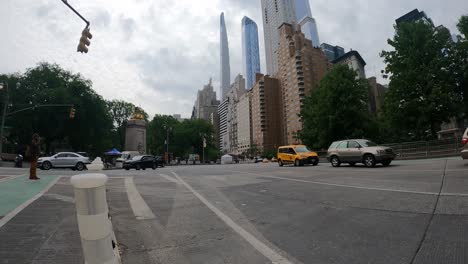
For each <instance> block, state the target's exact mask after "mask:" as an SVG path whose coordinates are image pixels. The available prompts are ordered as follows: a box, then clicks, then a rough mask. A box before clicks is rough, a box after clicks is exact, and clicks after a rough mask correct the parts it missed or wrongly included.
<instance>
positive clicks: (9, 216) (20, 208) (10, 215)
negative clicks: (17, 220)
mask: <svg viewBox="0 0 468 264" xmlns="http://www.w3.org/2000/svg"><path fill="white" fill-rule="evenodd" d="M60 178H61V176H58V177H57V178H56V179H54V180H52V181H51V182H50V183H49V184H48V185H47V186H46V187H45V189H43V190H42V191H40V192H39V193H38V194H36V195H34V196H33V197H32V198H31V199H29V200H27V201H26V202H24V203H22V204H21V205H20V206H18V207H16V208H15V210H13V211H11V212H9V213H8V214H7V215H5V216H4V217H3V218H2V219H0V228H2V226H4V225H5V224H6V223H8V221H10V220H11V219H12V218H13V217H15V216H16V215H17V214H18V213H19V212H21V211H23V209H24V208H26V207H28V205H30V204H31V203H33V202H34V201H36V200H37V199H39V197H41V196H42V195H43V194H44V193H46V192H47V191H48V190H49V189H50V188H52V186H54V185H55V184H56V183H57V182H58V181H59V180H60Z"/></svg>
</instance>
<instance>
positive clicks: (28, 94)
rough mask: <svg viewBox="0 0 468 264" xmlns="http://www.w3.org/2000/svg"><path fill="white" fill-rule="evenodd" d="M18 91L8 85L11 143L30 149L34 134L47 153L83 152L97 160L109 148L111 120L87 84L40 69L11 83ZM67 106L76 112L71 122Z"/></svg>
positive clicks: (50, 68)
mask: <svg viewBox="0 0 468 264" xmlns="http://www.w3.org/2000/svg"><path fill="white" fill-rule="evenodd" d="M15 78H17V80H18V81H19V83H20V86H19V87H18V88H13V87H14V86H12V85H11V84H10V104H11V107H10V108H9V112H10V113H12V112H15V111H17V110H21V109H25V108H29V107H31V109H29V110H27V111H23V112H18V113H16V114H13V115H9V116H8V118H7V120H6V126H8V127H10V128H11V129H10V135H9V140H10V141H12V142H16V143H18V144H28V143H29V141H30V140H31V135H32V134H33V133H39V134H40V135H41V137H43V139H44V140H43V142H44V146H45V148H44V149H43V151H45V152H54V151H55V150H56V149H59V150H60V149H65V148H66V149H72V150H75V151H87V152H89V153H90V154H92V155H93V154H94V155H98V154H100V153H101V152H103V151H104V150H106V149H107V148H109V147H111V145H112V143H111V138H110V131H111V129H112V120H111V117H110V115H109V112H108V110H107V107H106V103H105V101H104V100H103V98H102V97H101V96H100V95H98V94H97V93H96V92H95V91H94V90H92V89H91V86H92V83H91V81H90V80H87V79H84V78H83V77H82V76H81V75H80V74H74V73H71V72H69V71H66V70H64V69H62V68H60V66H58V65H57V64H49V63H40V64H38V65H37V66H36V67H34V68H31V69H28V70H27V71H26V72H25V73H24V74H20V75H19V76H17V77H15ZM58 104H70V105H73V106H74V108H75V109H76V115H75V118H74V119H71V118H70V117H69V113H70V107H63V106H50V105H58Z"/></svg>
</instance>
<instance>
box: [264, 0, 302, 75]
mask: <svg viewBox="0 0 468 264" xmlns="http://www.w3.org/2000/svg"><path fill="white" fill-rule="evenodd" d="M261 1H262V2H261V4H262V15H263V33H264V39H265V59H266V66H267V73H268V74H269V75H275V74H276V73H277V72H278V54H277V51H278V46H279V30H278V28H279V27H280V26H281V25H282V24H283V23H288V24H292V25H296V24H297V19H296V8H295V4H294V0H261Z"/></svg>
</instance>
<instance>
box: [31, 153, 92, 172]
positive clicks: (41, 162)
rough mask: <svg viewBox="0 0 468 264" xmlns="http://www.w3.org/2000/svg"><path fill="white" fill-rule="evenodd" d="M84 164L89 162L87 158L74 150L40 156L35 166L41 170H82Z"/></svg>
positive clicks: (84, 167)
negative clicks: (49, 155)
mask: <svg viewBox="0 0 468 264" xmlns="http://www.w3.org/2000/svg"><path fill="white" fill-rule="evenodd" d="M86 164H91V161H90V160H89V158H88V157H83V156H81V155H80V154H78V153H74V152H59V153H57V154H55V155H53V156H51V157H41V158H39V159H38V160H37V167H39V168H40V169H42V170H50V169H52V168H71V169H73V170H75V169H76V170H78V171H82V170H84V169H86Z"/></svg>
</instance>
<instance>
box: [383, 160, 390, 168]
mask: <svg viewBox="0 0 468 264" xmlns="http://www.w3.org/2000/svg"><path fill="white" fill-rule="evenodd" d="M390 163H392V161H391V160H385V161H382V165H383V166H384V167H388V166H390Z"/></svg>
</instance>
